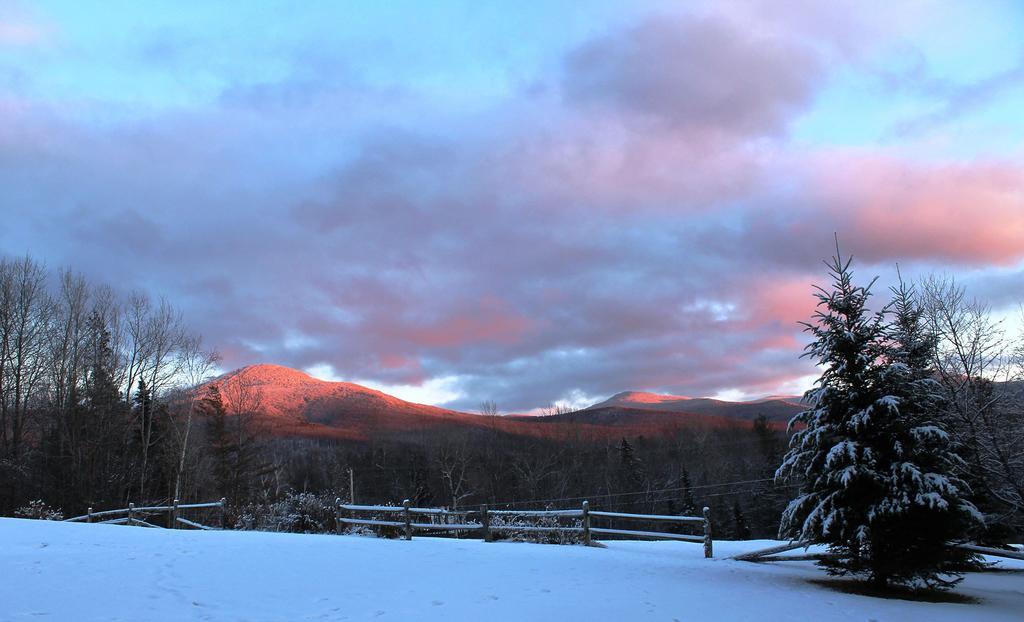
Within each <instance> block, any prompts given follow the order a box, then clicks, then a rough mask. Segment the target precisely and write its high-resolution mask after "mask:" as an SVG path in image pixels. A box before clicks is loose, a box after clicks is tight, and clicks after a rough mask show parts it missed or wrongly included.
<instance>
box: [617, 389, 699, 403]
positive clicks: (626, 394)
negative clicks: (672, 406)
mask: <svg viewBox="0 0 1024 622" xmlns="http://www.w3.org/2000/svg"><path fill="white" fill-rule="evenodd" d="M691 399H693V398H691V397H687V396H685V395H668V394H661V393H650V392H647V391H621V392H619V393H616V394H615V395H613V396H611V397H610V398H608V399H607V400H605V401H604V402H602V404H604V405H610V404H609V403H610V402H629V403H632V404H662V403H664V402H682V401H686V400H691Z"/></svg>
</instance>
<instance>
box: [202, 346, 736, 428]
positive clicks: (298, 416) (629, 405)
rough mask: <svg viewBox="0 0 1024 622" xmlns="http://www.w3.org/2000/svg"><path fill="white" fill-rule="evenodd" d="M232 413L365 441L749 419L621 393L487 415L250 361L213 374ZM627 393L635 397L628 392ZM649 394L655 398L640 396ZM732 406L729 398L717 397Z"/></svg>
mask: <svg viewBox="0 0 1024 622" xmlns="http://www.w3.org/2000/svg"><path fill="white" fill-rule="evenodd" d="M207 384H208V385H216V386H217V387H218V389H219V390H220V393H221V396H222V399H223V400H224V403H225V405H226V406H227V407H228V411H229V413H230V412H232V410H233V406H234V405H235V404H236V403H237V404H239V405H240V406H239V408H237V409H234V410H235V411H246V412H255V413H257V415H258V417H257V420H258V422H259V423H260V424H261V425H262V426H263V427H264V428H265V429H267V430H268V431H269V432H270V433H271V434H272V435H274V436H299V437H308V438H333V439H343V440H353V441H364V440H369V439H381V438H392V439H394V438H405V439H410V438H417V437H422V436H424V435H437V434H449V433H454V432H465V431H473V430H478V431H479V430H489V431H492V432H499V433H502V434H505V435H510V436H528V437H534V438H550V439H566V438H574V439H601V440H603V439H616V438H620V437H622V436H640V435H647V436H652V435H660V434H671V433H674V432H676V431H678V430H680V429H683V428H693V427H701V426H703V427H716V428H717V427H723V426H735V425H740V424H743V425H746V422H745V421H742V417H740V418H737V417H736V416H735V415H732V414H730V413H731V411H728V409H726V410H723V411H722V412H715V411H714V409H709V408H706V407H704V408H703V409H702V408H700V407H698V409H697V411H694V412H690V411H677V410H673V409H672V408H670V405H671V404H673V403H674V402H673V400H685V401H686V403H687V404H689V403H697V404H702V402H703V401H702V400H687V399H686V398H679V397H676V396H653V394H639V393H620V394H619V395H617V396H615V397H613V398H612V399H611V400H609V401H608V402H606V403H603V404H598V405H595V406H592V407H590V408H588V409H585V410H581V411H577V412H574V413H567V414H560V415H553V416H547V417H535V416H526V415H510V416H504V417H487V416H483V415H477V414H470V413H464V412H459V411H455V410H450V409H446V408H439V407H436V406H427V405H424V404H416V403H413V402H407V401H405V400H401V399H398V398H397V397H394V396H391V395H388V394H386V393H383V392H381V391H376V390H374V389H370V388H368V387H364V386H361V385H358V384H353V383H351V382H331V381H326V380H320V379H318V378H314V377H312V376H310V375H309V374H307V373H305V372H302V371H299V370H296V369H291V368H288V367H282V366H280V365H268V364H262V365H251V366H249V367H243V368H241V369H238V370H235V371H233V372H230V373H227V374H224V375H223V376H220V377H218V378H215V379H213V380H211V381H210V382H209V383H207ZM627 396H632V397H631V398H630V397H627ZM645 396H652V397H645ZM722 403H723V404H729V403H728V402H722Z"/></svg>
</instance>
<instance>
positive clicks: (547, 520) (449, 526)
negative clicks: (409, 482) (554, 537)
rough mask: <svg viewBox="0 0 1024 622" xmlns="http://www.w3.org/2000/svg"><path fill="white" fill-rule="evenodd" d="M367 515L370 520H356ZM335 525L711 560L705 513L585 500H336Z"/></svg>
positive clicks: (408, 534) (409, 534) (708, 522)
mask: <svg viewBox="0 0 1024 622" xmlns="http://www.w3.org/2000/svg"><path fill="white" fill-rule="evenodd" d="M366 514H369V516H368V517H365V516H364V517H360V515H366ZM594 519H598V520H600V521H601V522H602V523H604V522H611V523H615V522H618V521H642V522H651V523H675V524H683V525H690V526H697V527H701V528H702V529H703V534H701V535H694V534H682V533H673V532H668V531H640V530H634V529H621V528H613V527H607V526H605V527H595V526H592V524H591V522H592V521H593V520H594ZM565 520H571V521H572V522H573V524H572V525H567V524H564V522H559V521H565ZM337 525H338V533H342V532H343V530H344V529H345V526H348V527H349V528H358V527H387V528H392V529H400V530H401V533H402V536H403V537H404V538H405V539H406V540H410V539H412V536H413V533H414V532H415V531H431V532H452V531H454V532H460V531H461V532H465V531H479V533H480V536H481V537H482V538H483V539H484V540H485V541H487V542H490V541H492V540H493V539H494V538H495V534H496V533H498V534H500V533H516V534H527V533H536V534H558V535H561V534H573V535H575V536H579V537H580V539H581V540H582V542H583V544H586V545H588V546H590V545H592V544H593V543H594V541H595V540H596V539H597V538H596V536H597V535H607V536H616V537H636V538H645V539H661V540H678V541H682V542H696V543H702V544H703V545H704V557H707V558H710V557H712V555H713V545H712V531H711V512H710V510H709V509H708V508H704V515H703V516H671V515H663V514H627V513H623V512H604V511H600V510H591V509H590V504H589V503H588V502H587V501H584V502H583V504H582V506H581V507H580V509H578V510H577V509H565V510H491V509H489V508H488V507H487V506H486V505H484V506H481V508H480V509H479V510H448V509H444V508H417V507H412V505H411V503H410V502H409V500H408V499H406V500H405V501H403V502H402V505H353V504H346V503H342V502H341V500H340V499H339V500H338V516H337Z"/></svg>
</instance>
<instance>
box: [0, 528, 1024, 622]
mask: <svg viewBox="0 0 1024 622" xmlns="http://www.w3.org/2000/svg"><path fill="white" fill-rule="evenodd" d="M768 545H770V543H769V542H766V541H759V542H742V543H731V542H716V543H715V547H716V550H715V554H716V556H718V557H719V559H714V560H705V559H704V558H703V557H702V553H701V547H700V545H695V544H686V543H678V542H658V543H652V542H613V543H608V548H607V549H600V548H585V547H582V546H552V545H539V544H521V543H493V544H485V543H483V542H479V541H469V540H463V541H459V540H445V539H434V538H416V539H414V540H413V541H412V542H404V541H400V540H381V539H376V538H367V537H357V536H314V535H293V534H272V533H254V532H196V531H163V530H155V529H143V528H137V527H118V526H110V525H85V524H69V523H51V522H43V521H28V520H17V519H0V620H4V621H6V620H68V621H87V620H147V621H148V620H275V621H292V620H415V621H429V620H445V621H446V622H451V621H454V620H482V621H487V622H491V621H500V620H558V621H559V622H566V621H570V620H586V621H588V622H595V621H600V620H630V621H632V620H663V621H668V622H671V621H673V620H680V621H688V620H759V621H763V620H800V621H805V620H815V621H817V620H859V621H865V622H866V621H868V620H876V621H879V622H882V621H885V620H900V621H906V620H928V621H929V622H939V621H942V620H950V621H952V620H957V621H963V620H972V621H987V620H1014V621H1016V622H1020V621H1021V620H1024V562H1014V561H1009V560H1007V561H1004V562H1002V564H1001V565H1002V566H1003V567H1004V568H1006V569H1011V571H1007V572H997V573H984V574H976V575H971V576H969V577H968V578H967V579H966V580H965V581H964V583H963V584H962V585H961V587H960V588H959V590H958V592H959V593H961V594H965V595H969V596H973V597H975V598H977V599H979V600H980V601H981V602H980V603H979V604H952V603H943V604H932V603H921V602H909V601H900V600H885V599H878V598H871V597H866V596H856V595H851V594H845V593H840V592H836V591H833V590H830V589H827V588H824V587H820V586H818V585H815V584H812V583H809V582H808V581H809V580H811V579H819V578H823V574H822V573H821V571H819V570H817V569H816V568H814V567H813V565H812V564H810V563H807V562H786V563H784V564H752V563H748V562H738V561H731V560H726V559H721V557H723V556H726V555H730V554H734V553H737V552H740V551H743V550H752V549H756V548H762V547H764V546H768Z"/></svg>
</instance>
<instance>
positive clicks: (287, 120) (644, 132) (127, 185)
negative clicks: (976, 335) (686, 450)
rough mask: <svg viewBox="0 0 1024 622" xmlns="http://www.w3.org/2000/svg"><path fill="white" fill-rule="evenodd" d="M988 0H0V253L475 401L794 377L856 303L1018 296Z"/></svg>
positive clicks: (1020, 188)
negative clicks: (919, 294)
mask: <svg viewBox="0 0 1024 622" xmlns="http://www.w3.org/2000/svg"><path fill="white" fill-rule="evenodd" d="M1022 164H1024V4H1022V3H1020V2H1016V1H1007V2H998V1H994V0H993V1H986V2H971V3H966V2H956V1H953V0H949V1H945V2H938V1H936V2H926V1H923V0H922V1H910V2H898V3H897V2H874V1H867V2H829V3H825V2H812V1H810V0H807V1H799V0H797V1H793V2H785V3H775V2H769V1H767V0H765V1H761V2H756V1H750V2H714V3H710V2H707V3H705V2H700V1H694V2H686V3H679V2H628V3H624V2H593V3H586V5H585V6H584V5H583V3H578V2H557V1H553V2H543V3H523V2H493V3H480V2H440V1H439V2H431V3H422V2H389V3H378V2H373V3H371V2H365V3H359V2H306V3H299V4H296V3H294V2H270V1H268V2H259V3H251V2H219V1H206V2H199V1H198V0H196V1H191V0H186V1H174V2H171V1H167V2H146V1H142V0H138V1H123V2H120V1H115V0H111V1H105V2H83V1H81V0H76V1H56V0H40V1H38V2H28V1H23V0H13V1H12V0H0V254H2V255H9V256H19V255H24V254H26V253H27V254H30V255H32V256H33V257H35V258H36V259H38V260H41V261H43V262H45V263H46V264H47V265H49V266H51V267H62V266H68V265H70V266H73V267H74V268H75V269H76V270H79V271H81V272H83V273H84V274H86V275H87V276H89V277H90V278H92V279H95V280H99V281H103V282H106V283H109V284H110V285H112V286H114V287H115V288H118V289H120V290H123V291H129V290H132V289H138V290H142V291H145V292H148V293H150V294H151V295H152V296H154V297H160V296H163V297H166V298H167V299H169V300H171V301H172V302H173V303H174V304H176V305H177V306H178V307H180V308H181V309H182V311H183V312H184V314H185V318H186V321H187V322H188V323H189V324H190V325H191V326H192V327H194V329H195V330H197V331H198V332H200V333H202V335H203V337H204V339H205V340H206V342H207V343H209V344H211V345H212V346H215V347H216V348H217V349H218V350H219V351H220V353H221V354H222V356H223V366H224V367H225V368H226V369H227V368H233V367H237V366H241V365H246V364H253V363H260V362H271V363H277V364H282V365H289V366H292V367H297V368H301V369H305V370H307V371H310V372H311V373H313V374H314V375H317V376H318V377H322V378H325V379H343V380H349V381H355V382H361V383H363V384H367V385H370V386H373V387H376V388H380V389H383V390H385V391H389V392H392V393H394V394H396V395H398V396H399V397H404V398H407V399H412V400H414V401H420V402H425V403H431V404H442V405H446V406H449V407H454V408H462V409H468V410H473V409H475V408H477V407H478V406H479V404H480V403H481V402H482V401H484V400H492V401H494V402H496V403H497V404H498V407H499V409H500V410H501V411H503V412H525V411H530V410H531V409H538V408H542V407H545V406H547V405H550V404H555V403H561V404H571V405H579V404H585V403H589V402H593V401H596V400H598V399H602V398H604V397H607V396H609V395H611V394H613V393H616V392H618V391H622V390H649V391H658V392H668V393H674V394H681V395H694V396H696V395H711V396H719V397H726V398H732V399H745V398H751V397H756V396H762V395H768V394H793V393H797V392H799V391H802V390H804V389H806V388H807V387H808V385H809V383H810V381H811V380H812V379H813V377H814V372H815V368H814V366H813V364H812V362H810V361H808V360H807V359H801V358H800V356H799V355H800V352H801V350H802V347H803V345H804V344H805V343H806V337H805V335H803V334H802V333H801V327H800V325H799V324H798V322H799V321H800V320H806V319H808V318H809V317H810V315H811V313H812V311H813V308H814V304H815V300H814V298H813V296H812V284H814V283H823V282H825V281H826V278H827V277H826V274H825V272H824V266H823V264H822V260H823V259H825V258H827V257H828V256H830V255H831V254H832V253H833V252H834V248H835V246H834V245H835V240H834V235H835V234H838V236H839V240H840V244H841V247H842V250H843V252H844V253H849V254H852V255H853V256H854V257H855V264H854V265H855V269H856V275H857V277H858V278H860V279H863V281H864V282H866V281H867V280H868V279H870V278H871V277H873V276H875V275H879V276H880V277H881V278H880V281H879V284H878V285H877V286H876V287H877V291H878V293H879V295H880V296H883V295H884V294H885V287H886V286H887V285H888V284H889V283H891V282H892V281H893V278H894V277H895V268H896V264H897V263H899V266H900V270H901V271H902V272H903V274H904V276H906V277H908V278H910V279H913V278H915V277H918V276H921V275H926V274H929V273H933V272H937V273H944V274H951V275H955V276H956V278H958V279H959V280H960V281H961V282H962V283H963V284H965V285H966V286H967V287H968V288H969V290H970V291H971V292H972V293H973V294H975V295H977V296H979V297H982V298H984V299H985V300H987V301H989V302H990V303H991V304H992V305H993V307H994V308H995V310H996V311H997V312H998V313H1001V314H1005V315H1006V316H1007V317H1011V318H1012V317H1013V316H1014V310H1015V309H1018V308H1019V307H1018V306H1019V305H1020V303H1021V301H1022V300H1024V168H1022Z"/></svg>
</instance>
